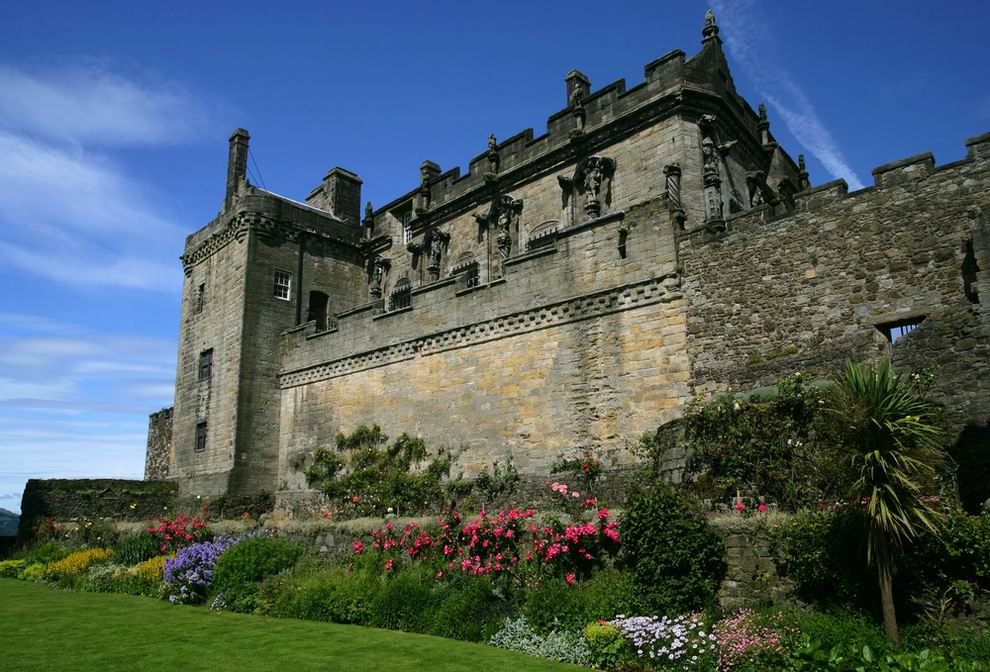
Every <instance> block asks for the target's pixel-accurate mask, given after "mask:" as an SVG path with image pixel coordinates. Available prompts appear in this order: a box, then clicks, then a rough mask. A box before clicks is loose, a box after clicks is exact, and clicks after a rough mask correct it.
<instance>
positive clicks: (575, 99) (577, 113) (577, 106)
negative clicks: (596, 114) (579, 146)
mask: <svg viewBox="0 0 990 672" xmlns="http://www.w3.org/2000/svg"><path fill="white" fill-rule="evenodd" d="M586 93H587V92H586V91H585V90H584V84H583V83H582V82H581V80H578V81H577V82H575V83H574V91H572V92H571V99H570V101H569V102H570V104H571V108H573V113H574V123H575V125H576V127H575V131H576V132H577V134H578V135H579V136H580V135H581V134H582V133H584V120H585V116H586V113H585V111H584V102H583V101H584V97H585V95H586Z"/></svg>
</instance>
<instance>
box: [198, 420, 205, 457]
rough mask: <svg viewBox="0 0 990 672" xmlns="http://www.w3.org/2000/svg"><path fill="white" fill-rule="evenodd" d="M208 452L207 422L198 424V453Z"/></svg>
mask: <svg viewBox="0 0 990 672" xmlns="http://www.w3.org/2000/svg"><path fill="white" fill-rule="evenodd" d="M204 450H206V420H204V421H203V422H197V423H196V452H197V453H199V452H202V451H204Z"/></svg>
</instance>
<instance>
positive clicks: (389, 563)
mask: <svg viewBox="0 0 990 672" xmlns="http://www.w3.org/2000/svg"><path fill="white" fill-rule="evenodd" d="M385 569H386V570H389V569H392V561H391V560H386V561H385Z"/></svg>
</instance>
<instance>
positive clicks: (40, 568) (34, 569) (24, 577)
mask: <svg viewBox="0 0 990 672" xmlns="http://www.w3.org/2000/svg"><path fill="white" fill-rule="evenodd" d="M45 567H46V564H45V563H43V562H32V563H31V564H29V565H28V566H27V567H25V568H24V569H22V570H21V572H20V574H18V575H17V578H18V579H20V580H21V581H44V580H45Z"/></svg>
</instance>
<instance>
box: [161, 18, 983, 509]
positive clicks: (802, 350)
mask: <svg viewBox="0 0 990 672" xmlns="http://www.w3.org/2000/svg"><path fill="white" fill-rule="evenodd" d="M702 36H703V40H702V47H701V49H700V51H699V52H698V53H696V54H694V55H693V56H691V57H687V56H686V55H685V53H684V52H682V51H679V50H677V51H672V52H670V53H669V54H667V55H665V56H662V57H661V58H658V59H657V60H655V61H653V62H652V63H649V64H648V65H647V66H646V68H645V81H643V82H641V83H639V84H637V85H636V86H634V87H632V88H630V89H626V86H625V82H624V81H621V80H620V81H617V82H614V83H612V84H609V85H608V86H605V87H603V88H599V89H597V90H595V89H593V88H592V84H591V82H590V81H589V80H588V78H587V77H586V76H585V75H583V74H582V73H580V72H578V71H576V70H574V71H571V72H570V73H569V74H568V75H567V76H566V78H565V83H566V90H565V91H564V92H562V93H563V94H566V95H562V101H561V102H562V103H564V104H565V106H564V107H563V109H561V110H560V111H559V112H556V113H555V114H553V115H552V116H551V117H550V118H549V119H548V122H547V132H546V133H544V134H543V135H540V136H539V137H534V135H533V131H532V129H530V130H526V131H524V132H522V133H520V134H518V135H515V136H513V137H511V138H508V139H506V140H503V141H501V142H499V141H497V140H496V138H494V137H490V138H489V139H488V147H487V149H485V150H484V151H482V152H481V153H480V154H478V155H477V156H476V157H474V158H473V159H472V160H471V161H470V164H469V169H468V172H467V173H466V174H464V175H462V174H461V172H460V170H459V169H458V168H454V169H451V170H447V171H444V170H442V169H441V167H440V166H438V165H437V164H436V163H433V162H431V161H424V162H423V164H422V165H421V166H420V175H419V184H418V185H417V186H415V187H414V188H413V189H412V190H410V191H408V192H407V193H405V194H402V195H400V196H399V197H397V198H396V199H394V200H393V201H391V202H389V203H386V204H384V205H380V206H379V207H377V208H373V207H372V206H371V204H370V203H369V204H367V206H366V207H365V208H363V209H362V207H361V180H360V179H359V178H358V176H357V175H355V174H354V173H352V172H350V171H347V170H344V169H343V168H334V169H332V170H330V171H329V172H328V173H327V174H326V176H325V177H324V178H323V181H322V183H321V184H320V185H318V186H317V187H316V188H315V189H313V191H312V193H310V194H309V196H308V197H307V198H306V201H305V202H297V201H294V200H291V199H288V198H285V197H283V196H279V195H277V194H274V193H271V192H268V191H266V190H263V189H260V188H258V187H257V186H254V185H252V184H250V183H249V182H248V181H247V180H246V179H245V175H246V166H247V157H248V143H249V136H248V133H247V131H245V130H243V129H237V130H236V131H234V133H233V135H231V137H230V148H229V161H228V169H227V182H226V194H225V198H224V203H223V209H222V210H221V212H220V213H219V214H218V215H217V216H216V217H215V218H214V219H213V220H212V221H211V222H210V223H209V224H207V225H206V226H205V227H204V228H202V229H201V230H199V231H197V232H196V233H193V234H192V235H190V236H189V237H188V239H187V240H186V245H185V251H184V254H183V255H182V264H183V268H184V270H185V282H184V287H183V299H182V315H181V322H180V340H179V356H178V368H177V375H176V388H175V406H174V408H172V409H165V410H163V411H161V412H159V413H156V414H155V415H153V416H152V417H151V423H150V431H149V442H148V454H147V466H146V478H149V479H161V478H167V479H173V480H177V481H179V483H180V487H181V489H182V492H183V493H185V494H187V495H218V494H230V495H236V496H240V495H249V494H251V493H254V492H257V491H259V490H261V489H267V490H271V491H275V492H277V493H278V494H279V496H280V497H282V498H287V499H292V498H305V497H307V496H308V495H309V494H310V493H309V491H308V490H307V486H306V483H305V478H304V476H303V474H302V469H303V466H304V465H305V464H306V460H307V459H308V457H309V456H311V455H312V454H313V452H314V451H315V450H316V449H317V448H319V447H322V446H328V445H332V442H333V437H334V436H335V435H336V433H338V432H349V431H351V430H353V429H354V428H355V427H357V426H359V425H361V424H368V425H370V424H372V423H377V424H379V425H381V426H382V428H383V429H384V430H385V431H386V432H387V433H389V434H391V435H397V434H398V433H400V432H409V433H410V434H414V435H418V436H421V437H423V438H424V439H425V440H426V442H427V445H434V446H436V445H441V444H443V445H447V446H451V447H462V448H463V449H464V451H463V452H462V453H461V455H460V458H459V462H458V465H457V469H459V470H460V471H462V472H463V473H465V474H466V475H470V474H472V473H477V471H478V470H480V469H481V468H482V467H484V466H486V465H488V464H490V463H491V462H492V461H493V460H498V459H504V458H505V457H507V456H509V455H511V456H512V457H513V459H514V463H515V465H516V467H517V468H518V469H519V471H520V472H522V473H524V474H526V473H529V474H544V475H545V474H546V473H547V467H548V465H549V464H550V462H551V461H552V460H553V459H554V458H555V457H556V456H557V455H558V454H559V453H560V452H561V451H564V450H568V449H573V448H576V447H589V448H600V449H605V450H615V451H616V454H617V455H618V456H619V458H620V460H628V459H631V458H630V456H629V454H628V451H627V450H626V446H627V442H630V441H635V440H636V439H637V438H638V437H639V436H640V435H642V434H643V433H644V432H646V431H653V430H655V429H656V428H657V426H658V425H661V424H663V423H665V422H667V421H669V420H672V419H674V418H676V417H678V415H679V414H680V413H681V412H682V407H683V405H684V404H685V402H687V401H688V400H690V399H691V398H693V397H694V396H695V395H697V394H705V393H710V392H714V391H718V390H721V389H726V388H729V387H731V388H733V389H747V388H753V387H756V386H759V385H763V384H767V383H769V382H772V381H774V380H776V379H778V378H780V377H782V376H784V375H786V374H788V373H790V372H792V371H795V370H800V371H803V372H808V373H809V374H811V375H820V376H831V375H833V374H834V373H835V372H836V371H837V370H838V368H839V366H840V365H841V362H842V361H843V360H845V359H847V358H855V359H863V358H868V357H873V356H876V355H877V354H880V353H883V352H889V353H890V354H892V356H893V358H894V361H895V364H903V365H907V366H928V365H934V366H937V367H938V369H939V375H938V378H937V389H936V392H937V393H938V395H939V396H940V398H941V399H942V400H943V401H944V402H945V403H946V404H947V408H948V409H949V411H950V418H951V421H952V423H953V428H954V431H956V432H957V433H958V432H963V431H964V430H965V431H970V432H977V433H978V434H979V435H980V436H982V437H984V438H985V437H986V432H987V422H988V419H990V356H988V355H990V340H988V334H990V329H988V326H990V325H988V311H987V310H986V302H987V301H988V300H990V134H986V135H982V136H979V137H975V138H972V139H970V140H968V141H967V142H966V146H967V150H968V154H967V156H966V158H964V159H963V160H961V161H958V162H955V163H952V164H948V165H944V166H939V167H936V166H935V163H934V159H933V157H932V156H931V154H922V155H919V156H915V157H911V158H908V159H905V160H902V161H897V162H895V163H890V164H887V165H883V166H880V167H878V168H876V169H875V170H874V171H873V176H874V179H875V184H874V185H873V186H870V187H868V188H865V189H862V190H859V191H856V192H854V193H848V192H847V187H846V184H845V182H843V181H842V180H838V181H834V182H830V183H827V184H823V185H820V186H816V187H813V186H811V184H810V182H809V179H808V173H807V171H806V170H805V167H804V161H803V157H798V161H797V162H795V161H794V159H793V158H792V157H791V156H790V155H789V154H788V153H787V152H785V151H784V149H783V148H782V147H780V146H779V145H778V143H777V142H776V140H775V139H774V135H773V133H772V132H771V123H770V120H769V119H768V117H767V113H766V109H765V108H764V106H763V105H760V106H759V107H758V109H757V110H756V111H754V110H753V108H752V107H751V106H750V105H749V104H748V103H747V102H746V101H745V100H743V99H742V98H741V97H740V96H739V95H738V94H737V93H736V90H735V87H734V85H733V81H732V76H731V74H730V72H729V67H728V64H727V62H726V58H725V56H724V54H723V50H722V43H721V39H720V37H719V27H718V25H717V23H716V21H715V18H714V17H713V16H712V15H711V13H709V14H708V16H707V17H706V20H705V25H704V28H703V31H702ZM479 144H481V143H479ZM479 149H480V147H479ZM967 428H968V429H967Z"/></svg>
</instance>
